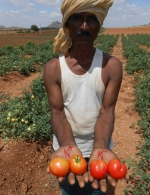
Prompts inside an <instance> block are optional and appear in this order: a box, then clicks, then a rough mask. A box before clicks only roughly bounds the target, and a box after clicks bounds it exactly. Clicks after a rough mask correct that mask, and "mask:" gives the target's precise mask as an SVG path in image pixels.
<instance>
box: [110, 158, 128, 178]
mask: <svg viewBox="0 0 150 195" xmlns="http://www.w3.org/2000/svg"><path fill="white" fill-rule="evenodd" d="M108 173H109V175H110V176H111V177H112V178H114V179H122V178H124V177H125V175H126V173H127V167H126V165H125V164H123V163H122V162H121V161H120V160H119V159H117V158H114V159H111V160H110V161H109V163H108Z"/></svg>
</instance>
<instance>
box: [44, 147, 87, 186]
mask: <svg viewBox="0 0 150 195" xmlns="http://www.w3.org/2000/svg"><path fill="white" fill-rule="evenodd" d="M73 155H82V153H81V151H80V150H79V149H78V147H77V146H76V145H71V146H63V147H60V148H59V149H58V150H56V151H55V152H53V153H52V154H51V156H50V160H52V159H53V158H54V157H56V156H58V157H62V158H65V159H67V160H68V161H69V159H70V157H71V156H73ZM47 173H50V171H49V168H48V169H47ZM67 176H68V181H69V183H70V185H73V184H74V183H75V181H76V179H77V181H78V183H79V186H80V187H81V188H82V187H84V185H85V182H88V172H85V173H84V174H83V175H75V174H74V173H72V172H69V173H68V175H67ZM75 178H76V179H75ZM57 179H58V182H60V183H61V182H63V181H64V179H65V178H64V177H58V178H57Z"/></svg>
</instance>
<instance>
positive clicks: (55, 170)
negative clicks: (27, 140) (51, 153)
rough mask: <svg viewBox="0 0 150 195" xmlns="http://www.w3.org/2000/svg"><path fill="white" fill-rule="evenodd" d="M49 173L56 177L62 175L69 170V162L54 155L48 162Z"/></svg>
mask: <svg viewBox="0 0 150 195" xmlns="http://www.w3.org/2000/svg"><path fill="white" fill-rule="evenodd" d="M49 170H50V173H52V174H53V175H55V176H57V177H64V176H65V175H66V174H67V173H68V172H69V162H68V161H67V160H66V159H65V158H62V157H57V156H56V157H54V158H53V159H52V160H51V161H50V163H49Z"/></svg>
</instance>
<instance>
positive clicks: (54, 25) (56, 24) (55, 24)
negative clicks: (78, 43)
mask: <svg viewBox="0 0 150 195" xmlns="http://www.w3.org/2000/svg"><path fill="white" fill-rule="evenodd" d="M47 27H50V28H58V29H59V28H61V27H62V23H61V22H59V21H55V22H52V23H51V24H50V25H48V26H47Z"/></svg>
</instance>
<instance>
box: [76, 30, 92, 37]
mask: <svg viewBox="0 0 150 195" xmlns="http://www.w3.org/2000/svg"><path fill="white" fill-rule="evenodd" d="M76 35H77V36H81V37H82V36H87V37H91V36H92V35H93V34H92V33H90V32H89V31H79V32H77V33H76Z"/></svg>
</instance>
